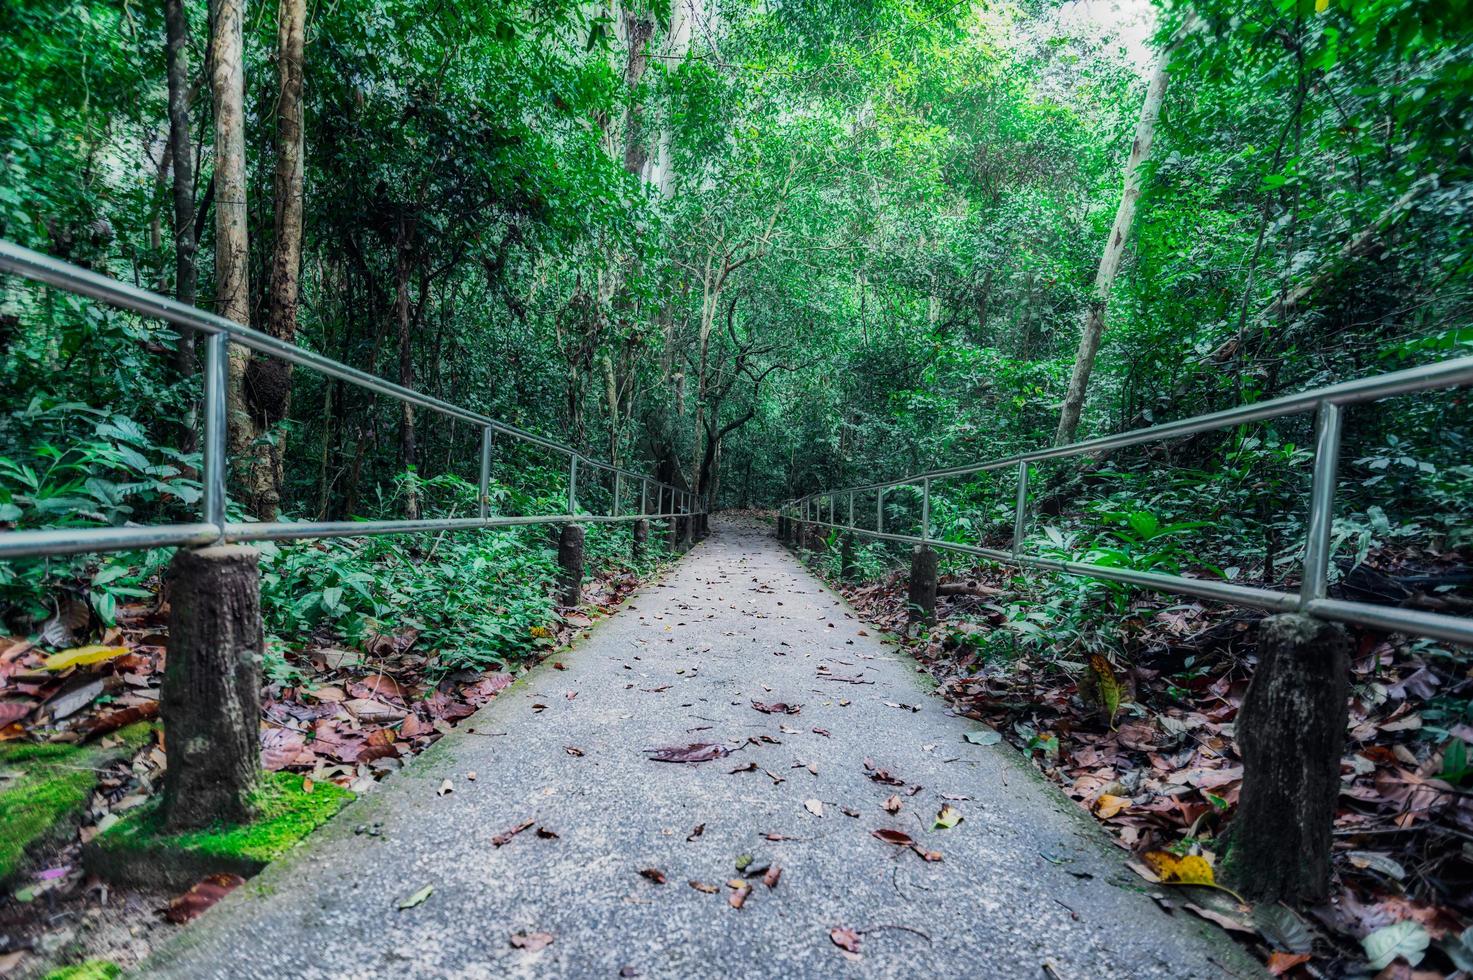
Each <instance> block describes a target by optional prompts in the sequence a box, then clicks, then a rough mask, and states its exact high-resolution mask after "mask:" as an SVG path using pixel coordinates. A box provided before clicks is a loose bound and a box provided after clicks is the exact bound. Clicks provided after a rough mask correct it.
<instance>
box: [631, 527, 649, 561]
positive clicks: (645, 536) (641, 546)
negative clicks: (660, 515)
mask: <svg viewBox="0 0 1473 980" xmlns="http://www.w3.org/2000/svg"><path fill="white" fill-rule="evenodd" d="M649 540H650V522H649V521H647V520H645V519H644V518H643V517H641V518H640V519H639V520H637V521H635V522H634V544H633V546H632V554H633V556H634V560H635V561H643V560H644V556H645V554H646V553H647V552H648V549H649Z"/></svg>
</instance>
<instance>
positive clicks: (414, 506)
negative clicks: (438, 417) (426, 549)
mask: <svg viewBox="0 0 1473 980" xmlns="http://www.w3.org/2000/svg"><path fill="white" fill-rule="evenodd" d="M408 221H409V219H407V218H401V219H400V226H399V249H398V252H399V257H398V266H397V268H396V269H395V273H394V318H395V321H396V322H397V324H398V327H399V383H400V384H401V385H403V386H404V387H405V388H413V387H414V356H413V348H412V346H411V345H410V334H411V330H410V323H411V320H410V315H409V271H410V255H409V249H410V245H409V240H408V239H409V235H410V232H409V231H408V230H407V228H406V225H407V223H408ZM400 408H401V411H402V414H401V416H400V421H399V461H400V463H401V465H402V466H403V468H404V469H405V470H407V471H412V470H415V469H416V465H417V462H418V453H417V451H416V449H415V444H414V406H413V405H411V404H409V403H408V402H401V403H400ZM414 475H415V474H413V473H411V474H410V477H411V479H413V478H414ZM404 509H405V515H406V516H407V517H408V518H409V519H410V520H417V519H418V518H419V492H418V491H417V490H415V489H414V487H413V485H412V484H411V486H410V489H409V493H408V496H407V499H406V500H405V508H404Z"/></svg>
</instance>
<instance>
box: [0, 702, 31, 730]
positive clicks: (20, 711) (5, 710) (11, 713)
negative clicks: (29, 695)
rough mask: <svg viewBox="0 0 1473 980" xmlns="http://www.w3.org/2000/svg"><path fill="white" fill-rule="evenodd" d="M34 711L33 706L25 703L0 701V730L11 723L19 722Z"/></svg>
mask: <svg viewBox="0 0 1473 980" xmlns="http://www.w3.org/2000/svg"><path fill="white" fill-rule="evenodd" d="M35 710H36V706H35V704H32V703H28V702H25V701H0V728H4V727H5V726H6V725H9V724H10V723H11V722H15V721H20V720H21V719H22V718H24V717H25V716H26V715H28V714H30V713H31V712H32V711H35Z"/></svg>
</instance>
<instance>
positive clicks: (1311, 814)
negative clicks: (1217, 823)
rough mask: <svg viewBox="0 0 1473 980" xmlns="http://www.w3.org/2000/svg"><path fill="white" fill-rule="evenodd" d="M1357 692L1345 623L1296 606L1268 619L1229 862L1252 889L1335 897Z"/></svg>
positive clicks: (1242, 713)
mask: <svg viewBox="0 0 1473 980" xmlns="http://www.w3.org/2000/svg"><path fill="white" fill-rule="evenodd" d="M1349 699H1350V641H1349V639H1348V638H1347V636H1346V634H1345V631H1344V629H1342V628H1341V627H1340V626H1338V625H1336V624H1334V623H1327V622H1325V621H1323V620H1318V619H1313V618H1311V617H1309V616H1304V615H1300V614H1297V613H1290V614H1286V615H1282V616H1271V617H1269V618H1267V619H1265V620H1263V622H1262V623H1261V624H1260V625H1259V627H1258V668H1257V670H1255V671H1254V674H1253V680H1252V682H1251V683H1250V684H1249V685H1248V693H1247V694H1246V695H1245V696H1244V698H1243V706H1242V708H1241V709H1240V710H1239V712H1238V718H1237V738H1238V747H1239V749H1240V751H1241V752H1242V755H1243V791H1242V796H1241V798H1240V800H1239V803H1238V812H1237V814H1236V815H1235V816H1234V817H1233V822H1232V825H1231V826H1230V827H1229V829H1228V838H1229V845H1228V852H1227V856H1226V859H1225V861H1224V871H1225V872H1226V877H1227V878H1228V879H1229V880H1230V881H1232V882H1233V883H1234V884H1236V886H1237V888H1238V890H1239V891H1241V892H1242V893H1243V894H1244V895H1245V896H1247V897H1249V898H1253V899H1261V900H1266V901H1274V900H1279V899H1282V900H1284V901H1288V902H1318V901H1323V900H1324V899H1325V898H1326V897H1327V896H1328V894H1329V887H1330V842H1331V841H1330V832H1331V830H1332V828H1333V826H1334V820H1335V801H1336V799H1337V798H1338V797H1339V793H1340V757H1341V755H1342V753H1343V752H1344V749H1345V727H1346V724H1347V722H1348V721H1349V716H1350V709H1349Z"/></svg>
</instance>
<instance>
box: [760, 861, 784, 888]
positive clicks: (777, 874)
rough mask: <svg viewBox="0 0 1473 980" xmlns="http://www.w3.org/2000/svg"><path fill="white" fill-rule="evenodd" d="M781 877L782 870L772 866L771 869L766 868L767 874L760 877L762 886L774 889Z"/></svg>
mask: <svg viewBox="0 0 1473 980" xmlns="http://www.w3.org/2000/svg"><path fill="white" fill-rule="evenodd" d="M782 876H783V869H782V868H780V867H778V866H777V865H775V864H774V865H773V866H772V867H770V868H768V869H767V873H766V874H764V875H763V876H762V884H764V885H766V886H767V887H768V888H776V887H777V882H778V879H779V878H781V877H782Z"/></svg>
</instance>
